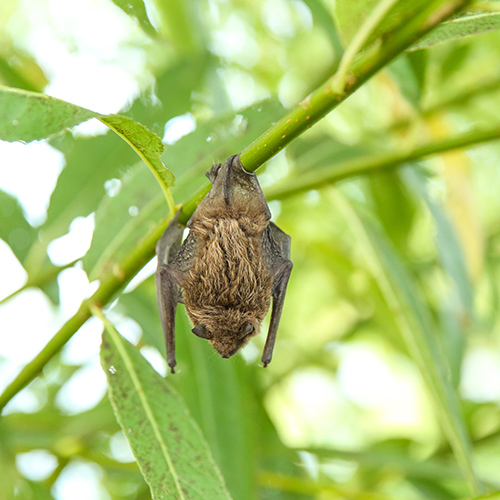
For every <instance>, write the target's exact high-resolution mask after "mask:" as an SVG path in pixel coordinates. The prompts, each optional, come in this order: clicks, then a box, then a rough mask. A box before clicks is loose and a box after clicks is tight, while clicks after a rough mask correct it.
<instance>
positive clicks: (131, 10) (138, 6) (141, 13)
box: [112, 0, 157, 36]
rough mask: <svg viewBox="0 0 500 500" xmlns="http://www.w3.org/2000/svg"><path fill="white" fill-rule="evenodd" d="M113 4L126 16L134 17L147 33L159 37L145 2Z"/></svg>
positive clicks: (122, 0)
mask: <svg viewBox="0 0 500 500" xmlns="http://www.w3.org/2000/svg"><path fill="white" fill-rule="evenodd" d="M112 2H113V3H114V4H115V5H116V6H117V7H120V9H122V10H123V12H125V14H127V15H129V16H130V17H133V18H134V19H135V20H136V21H137V22H138V23H139V25H140V26H141V28H142V29H143V30H144V32H145V33H147V34H148V35H150V36H156V35H157V33H156V30H155V29H154V27H153V25H152V24H151V22H150V20H149V17H148V13H147V10H146V5H145V4H144V1H143V0H112Z"/></svg>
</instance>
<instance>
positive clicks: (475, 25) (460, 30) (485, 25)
mask: <svg viewBox="0 0 500 500" xmlns="http://www.w3.org/2000/svg"><path fill="white" fill-rule="evenodd" d="M498 29H500V12H498V11H493V12H491V11H485V10H474V11H465V12H461V13H460V14H458V15H456V16H453V17H452V18H451V19H448V20H447V21H445V22H443V23H441V24H440V25H439V26H437V27H436V28H435V29H433V30H432V31H431V32H429V33H427V35H425V36H424V37H423V38H421V39H420V40H418V41H417V42H415V44H413V45H412V47H411V48H410V49H409V50H417V49H425V48H427V47H430V46H431V45H435V44H436V43H440V42H446V41H447V40H455V39H457V38H462V37H464V36H470V35H479V34H481V33H486V32H488V31H493V30H498Z"/></svg>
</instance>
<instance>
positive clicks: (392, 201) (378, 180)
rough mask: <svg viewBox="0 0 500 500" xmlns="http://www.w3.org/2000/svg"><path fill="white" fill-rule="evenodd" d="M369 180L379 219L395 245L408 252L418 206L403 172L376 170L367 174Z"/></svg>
mask: <svg viewBox="0 0 500 500" xmlns="http://www.w3.org/2000/svg"><path fill="white" fill-rule="evenodd" d="M367 181H368V185H369V188H370V194H371V196H372V198H373V201H374V205H375V210H376V212H377V216H378V219H379V220H380V222H381V223H382V225H383V226H384V229H385V230H386V233H387V235H388V236H389V237H390V238H391V240H392V241H393V243H394V244H395V246H396V247H397V248H398V249H401V250H402V252H403V253H406V252H407V251H408V247H407V242H408V237H409V235H410V232H411V230H412V227H413V226H412V223H413V218H414V216H415V212H416V206H415V202H414V200H413V198H412V196H411V193H410V192H409V190H408V188H407V186H406V185H405V184H404V182H403V181H402V179H401V172H400V171H398V170H393V171H385V172H383V171H382V172H374V173H373V174H371V175H369V176H367Z"/></svg>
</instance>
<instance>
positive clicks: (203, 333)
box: [191, 323, 211, 339]
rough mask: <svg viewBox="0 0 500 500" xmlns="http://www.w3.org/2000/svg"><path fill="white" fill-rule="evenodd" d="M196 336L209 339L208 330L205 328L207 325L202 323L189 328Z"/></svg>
mask: <svg viewBox="0 0 500 500" xmlns="http://www.w3.org/2000/svg"><path fill="white" fill-rule="evenodd" d="M191 331H192V332H193V333H194V334H195V335H196V336H197V337H200V339H209V338H211V335H210V332H209V331H208V330H207V327H206V326H205V325H203V324H201V323H200V324H199V325H197V326H195V327H194V328H193V329H192V330H191Z"/></svg>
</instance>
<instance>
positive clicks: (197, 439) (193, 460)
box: [101, 321, 230, 500]
mask: <svg viewBox="0 0 500 500" xmlns="http://www.w3.org/2000/svg"><path fill="white" fill-rule="evenodd" d="M105 327H106V329H105V332H104V334H103V344H102V350H101V359H102V365H103V368H104V371H105V372H106V375H107V377H108V383H109V394H110V399H111V402H112V404H113V408H114V410H115V414H116V417H117V419H118V422H119V423H120V426H121V427H122V430H123V432H124V434H125V436H126V437H127V439H128V440H129V443H130V447H131V448H132V451H133V453H134V455H135V457H136V459H137V463H138V465H139V468H140V469H141V472H142V474H143V476H144V478H145V479H146V482H147V483H148V484H149V487H150V488H151V494H152V497H153V499H155V500H160V499H165V500H166V499H172V500H173V499H181V500H191V499H197V500H198V499H199V500H206V499H208V498H210V499H211V500H217V499H224V500H228V499H230V496H229V493H228V492H227V490H226V487H225V486H224V481H223V479H222V476H221V474H220V471H219V470H218V468H217V466H216V464H215V462H214V460H213V458H212V456H211V454H210V450H209V449H208V446H207V444H206V442H205V440H204V439H203V437H202V435H201V432H200V430H199V428H198V426H197V425H196V423H195V422H194V421H193V420H192V418H191V416H190V415H189V413H188V410H187V409H186V407H185V406H184V403H183V402H182V400H181V399H180V397H179V396H178V395H177V394H176V393H175V392H174V391H173V390H172V389H171V388H170V385H169V384H167V382H166V381H165V380H164V379H163V378H162V377H161V376H160V375H158V373H156V372H155V371H154V370H153V368H152V367H151V366H150V365H149V363H148V362H147V361H146V360H145V359H144V358H143V357H142V356H141V355H140V354H139V353H138V352H137V351H136V350H135V349H134V347H133V346H132V345H131V344H129V343H128V342H127V341H126V340H124V339H123V338H122V337H121V336H120V335H119V334H118V332H117V331H116V330H115V329H114V328H113V327H112V326H111V324H109V323H108V322H107V321H106V322H105Z"/></svg>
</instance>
